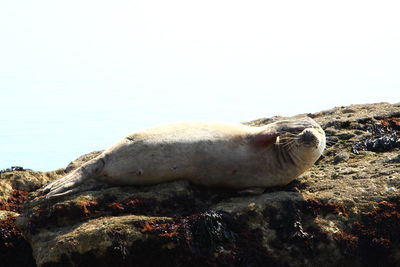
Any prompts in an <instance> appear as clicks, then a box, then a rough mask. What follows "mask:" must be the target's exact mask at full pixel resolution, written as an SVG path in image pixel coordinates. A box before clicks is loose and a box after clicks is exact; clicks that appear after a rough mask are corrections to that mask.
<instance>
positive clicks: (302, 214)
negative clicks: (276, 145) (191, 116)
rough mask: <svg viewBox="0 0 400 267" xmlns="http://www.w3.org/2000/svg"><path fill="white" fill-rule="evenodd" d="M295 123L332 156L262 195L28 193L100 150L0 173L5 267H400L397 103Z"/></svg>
mask: <svg viewBox="0 0 400 267" xmlns="http://www.w3.org/2000/svg"><path fill="white" fill-rule="evenodd" d="M303 115H307V116H310V117H312V118H314V119H315V120H316V121H317V122H318V123H320V124H321V126H322V127H323V128H324V130H325V131H326V133H327V138H328V143H329V147H328V148H327V149H326V151H325V153H324V156H323V157H322V158H321V159H320V160H319V161H318V162H317V163H316V164H315V165H314V166H313V167H312V168H311V169H310V170H309V171H307V172H306V173H305V174H304V175H302V176H301V177H299V178H297V179H296V180H295V181H293V182H292V183H290V184H289V185H287V186H284V187H278V188H270V189H267V190H266V191H265V192H264V193H263V194H261V195H241V194H239V193H238V192H236V191H233V190H226V189H225V190H224V189H212V188H205V187H200V186H194V185H191V184H189V183H188V182H186V181H184V180H179V181H174V182H169V183H164V184H159V185H154V186H140V187H111V186H109V187H105V188H104V187H103V188H101V189H99V190H96V191H87V192H82V193H78V194H75V195H71V196H65V197H62V198H58V199H54V200H45V199H43V198H42V197H41V196H40V195H39V193H38V191H35V190H37V189H38V188H40V187H41V186H42V185H44V184H46V183H47V182H49V181H52V180H54V179H57V178H59V177H61V176H63V175H65V173H66V172H69V171H71V170H72V169H74V168H76V167H77V166H79V165H80V164H82V163H83V162H85V161H86V160H89V159H91V158H93V157H95V156H96V155H98V153H99V152H98V151H97V152H93V153H91V154H88V155H85V156H83V157H81V158H79V160H77V161H75V162H74V163H72V164H70V165H69V167H68V168H67V169H65V170H64V169H60V170H57V171H53V172H47V173H40V172H34V171H13V172H3V173H0V175H1V176H0V256H1V258H2V259H7V260H6V261H5V263H4V264H5V266H35V265H37V266H92V265H94V264H96V265H98V266H111V265H114V266H117V265H118V266H140V265H145V266H187V265H189V264H190V265H191V266H269V265H271V266H322V265H324V266H400V174H399V171H400V160H399V158H400V104H394V105H392V104H387V103H380V104H371V105H352V106H348V107H338V108H334V109H331V110H326V111H322V112H319V113H315V114H303ZM278 119H281V117H273V118H266V119H259V120H256V121H252V122H249V123H247V124H250V125H262V124H266V123H270V122H272V121H274V120H278ZM116 141H117V140H116ZM29 192H30V193H29ZM28 193H29V195H28ZM22 205H23V206H22ZM16 226H17V227H18V228H16ZM2 264H3V262H2Z"/></svg>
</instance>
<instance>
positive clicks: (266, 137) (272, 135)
mask: <svg viewBox="0 0 400 267" xmlns="http://www.w3.org/2000/svg"><path fill="white" fill-rule="evenodd" d="M278 136H279V133H278V132H276V131H269V132H268V131H266V132H260V133H258V134H256V135H255V136H254V139H253V140H252V141H253V145H255V146H256V147H267V146H269V145H272V144H275V142H276V139H277V138H278Z"/></svg>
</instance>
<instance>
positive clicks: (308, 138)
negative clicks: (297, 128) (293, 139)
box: [300, 129, 318, 145]
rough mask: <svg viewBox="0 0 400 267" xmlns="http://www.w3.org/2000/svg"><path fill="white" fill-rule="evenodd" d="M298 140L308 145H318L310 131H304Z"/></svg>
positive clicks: (312, 132) (315, 137)
mask: <svg viewBox="0 0 400 267" xmlns="http://www.w3.org/2000/svg"><path fill="white" fill-rule="evenodd" d="M300 140H301V141H302V142H303V143H304V144H308V145H317V144H318V138H317V136H316V135H315V133H314V131H313V130H312V129H305V130H304V131H303V132H302V133H301V135H300Z"/></svg>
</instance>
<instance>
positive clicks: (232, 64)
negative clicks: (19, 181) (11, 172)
mask: <svg viewBox="0 0 400 267" xmlns="http://www.w3.org/2000/svg"><path fill="white" fill-rule="evenodd" d="M399 14H400V2H399V1H349V0H348V1H321V0H319V1H251V0H247V1H232V0H230V1H218V0H213V1H190V0H185V1H175V0H168V1H151V0H144V1H118V0H114V1H98V0H97V1H84V0H80V1H71V0H69V1H54V0H52V1H37V0H36V1H11V0H2V1H1V2H0V169H3V168H8V167H10V166H15V165H21V166H23V167H25V168H31V169H34V170H42V171H47V170H53V169H57V168H62V167H65V166H66V165H67V164H68V163H69V162H70V161H72V160H73V159H75V158H77V157H78V156H80V155H82V154H84V153H88V152H91V151H93V150H96V149H106V148H108V147H109V146H111V145H112V144H114V143H115V142H117V141H118V140H119V139H121V138H122V137H124V136H125V135H127V134H129V133H130V132H133V131H136V130H140V129H142V128H144V127H149V126H155V125H158V124H162V123H168V122H175V121H185V120H213V121H226V122H244V121H249V120H253V119H257V118H261V117H269V116H274V115H295V114H299V113H308V112H316V111H320V110H324V109H329V108H333V107H335V106H344V105H349V104H362V103H375V102H382V101H386V102H391V103H396V102H400V16H399Z"/></svg>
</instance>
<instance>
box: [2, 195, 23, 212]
mask: <svg viewBox="0 0 400 267" xmlns="http://www.w3.org/2000/svg"><path fill="white" fill-rule="evenodd" d="M27 197H28V192H26V191H22V190H14V191H13V192H12V194H11V196H10V197H8V199H7V202H6V203H0V210H7V211H14V212H20V211H21V209H22V204H24V202H25V200H26V198H27Z"/></svg>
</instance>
